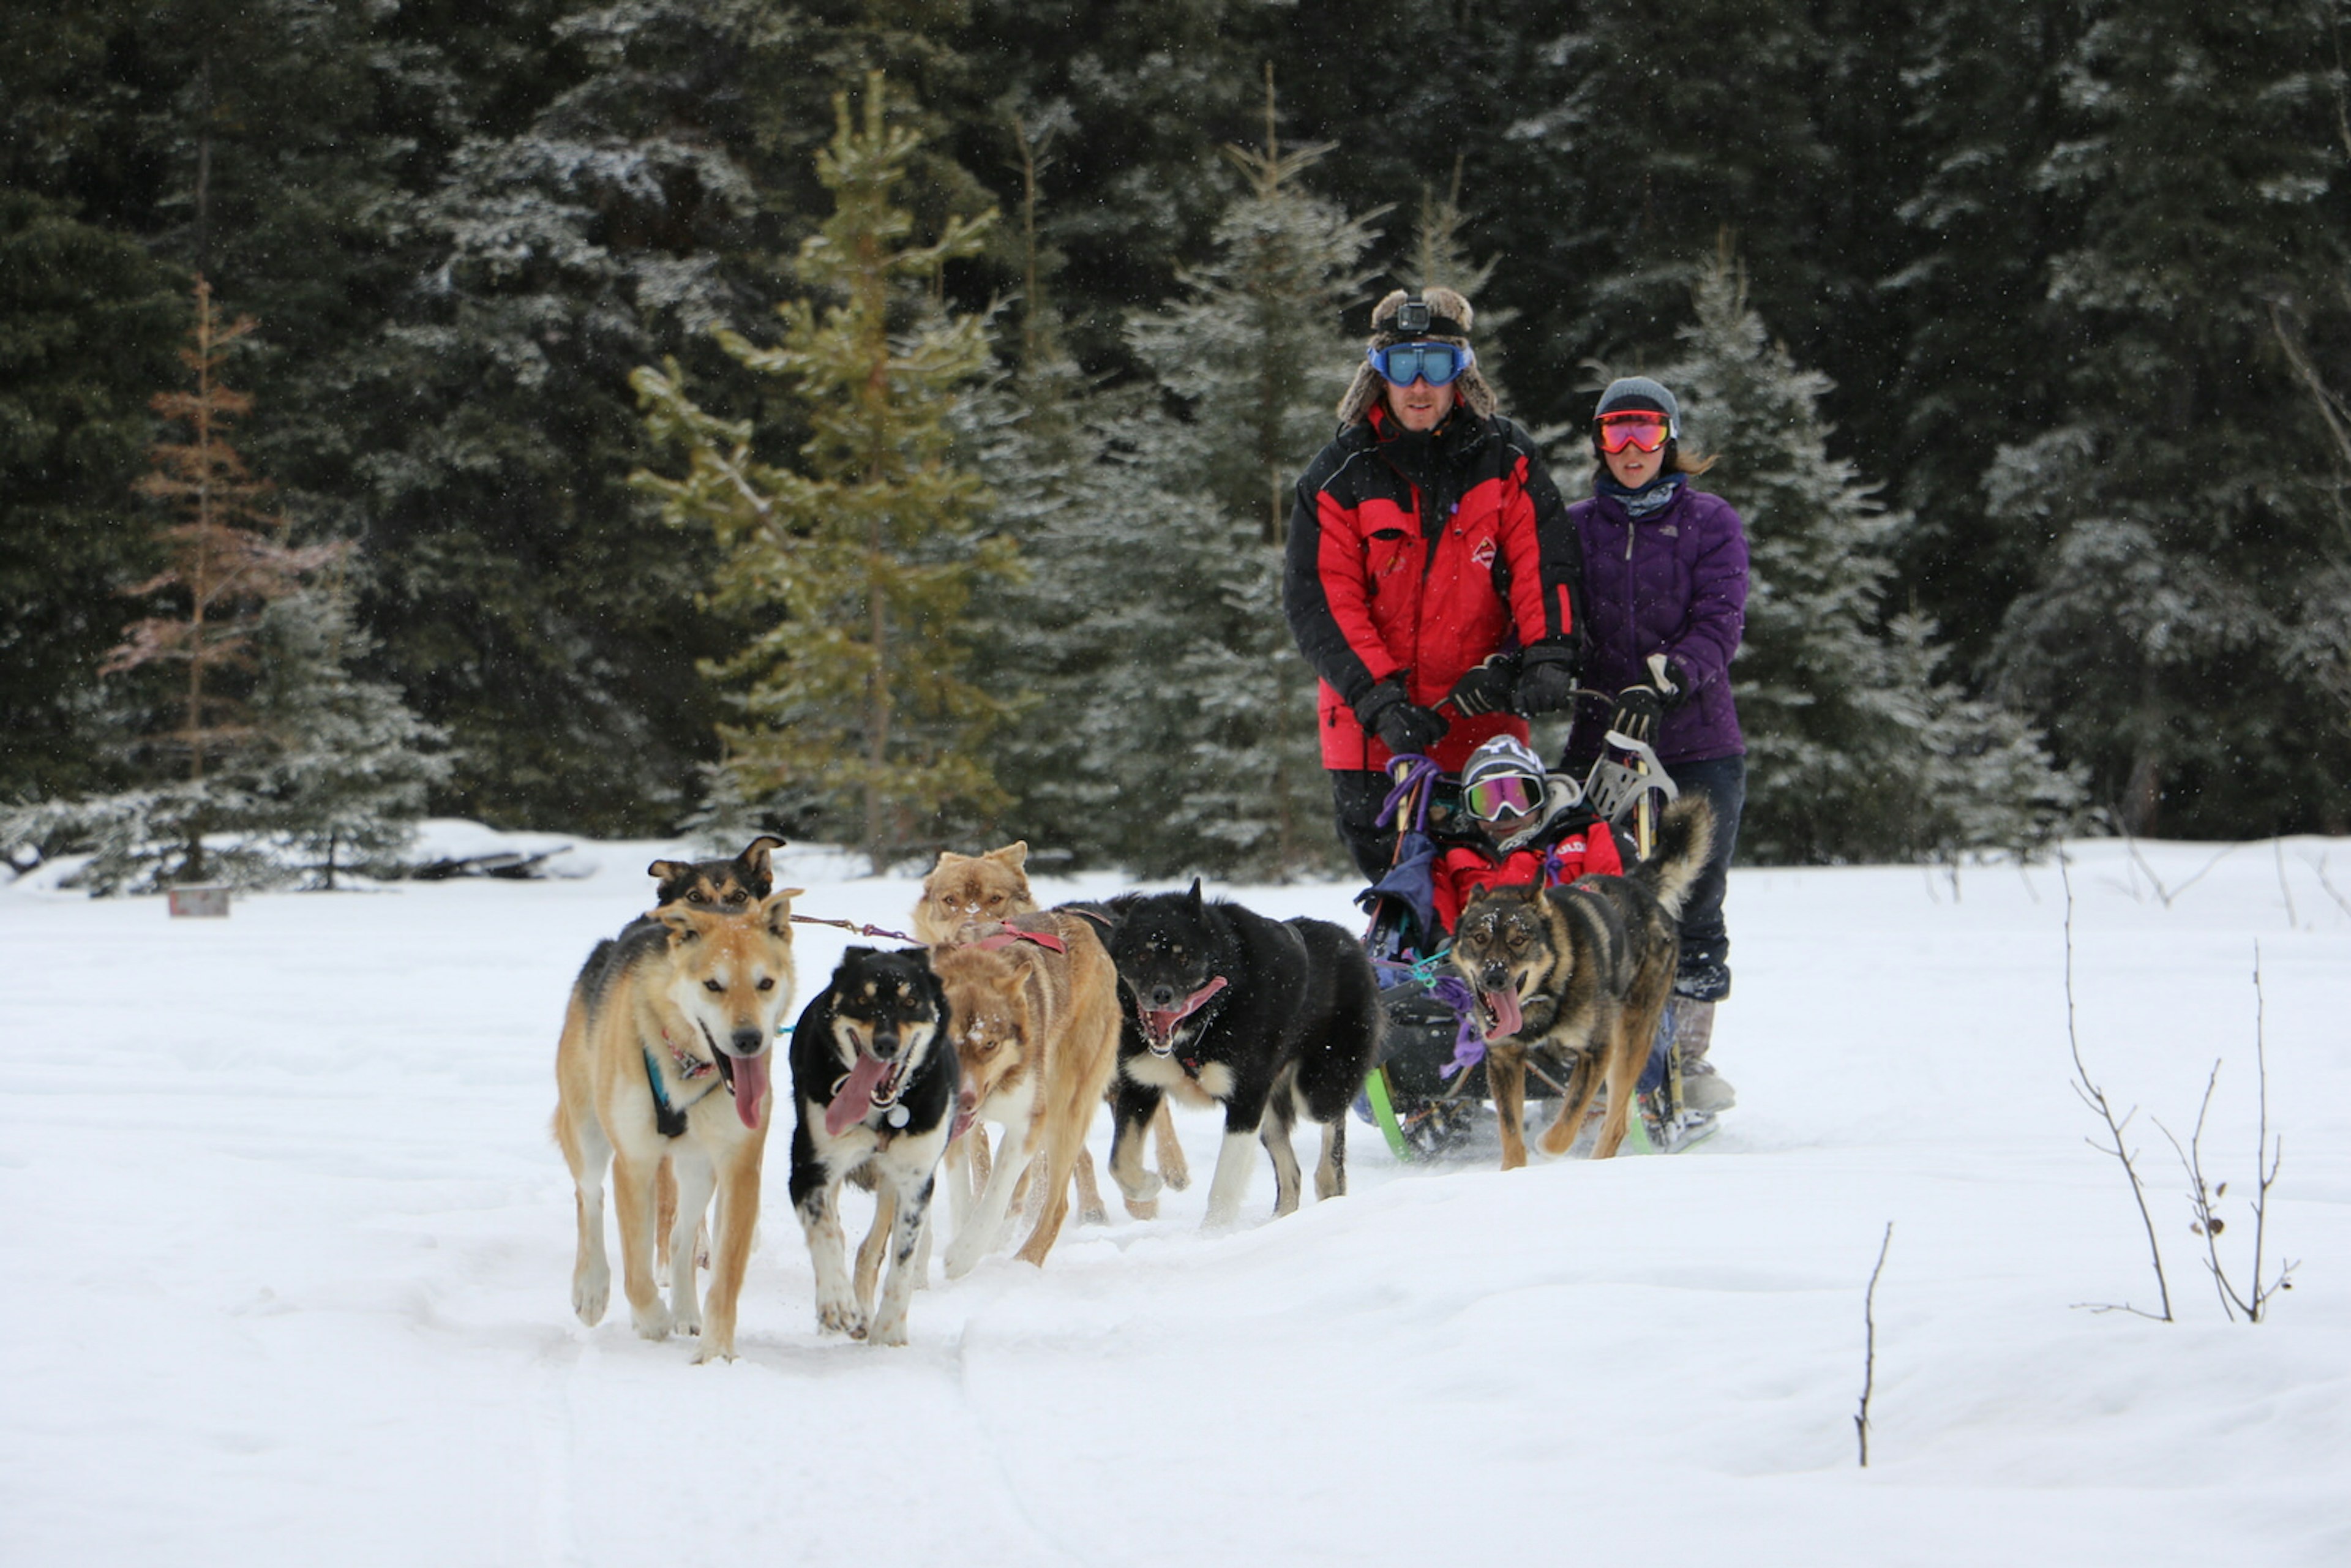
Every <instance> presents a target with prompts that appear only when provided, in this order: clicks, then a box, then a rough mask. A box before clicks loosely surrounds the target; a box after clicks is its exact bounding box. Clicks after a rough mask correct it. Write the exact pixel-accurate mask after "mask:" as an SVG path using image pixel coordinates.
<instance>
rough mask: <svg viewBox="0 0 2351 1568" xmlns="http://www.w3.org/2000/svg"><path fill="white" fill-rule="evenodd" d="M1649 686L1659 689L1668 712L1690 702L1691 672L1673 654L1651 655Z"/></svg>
mask: <svg viewBox="0 0 2351 1568" xmlns="http://www.w3.org/2000/svg"><path fill="white" fill-rule="evenodd" d="M1649 684H1650V685H1653V686H1655V687H1656V688H1657V695H1658V696H1659V697H1660V698H1662V699H1663V700H1664V702H1665V705H1666V706H1667V709H1668V710H1670V709H1673V708H1677V707H1679V706H1682V704H1684V703H1686V702H1687V701H1689V700H1690V678H1689V672H1688V671H1687V670H1685V669H1683V668H1682V664H1681V661H1680V660H1679V659H1677V658H1675V657H1674V656H1673V655H1672V654H1671V653H1652V654H1650V655H1649Z"/></svg>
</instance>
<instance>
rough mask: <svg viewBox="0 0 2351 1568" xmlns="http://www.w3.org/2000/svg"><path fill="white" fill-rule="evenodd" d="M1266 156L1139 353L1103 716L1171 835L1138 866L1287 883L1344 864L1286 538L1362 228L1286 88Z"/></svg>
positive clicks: (1315, 437)
mask: <svg viewBox="0 0 2351 1568" xmlns="http://www.w3.org/2000/svg"><path fill="white" fill-rule="evenodd" d="M1267 99H1268V101H1267V126H1266V139H1265V143H1264V145H1263V147H1262V148H1261V149H1257V150H1249V149H1243V148H1238V147H1228V149H1227V150H1226V152H1227V155H1228V157H1229V158H1231V160H1232V161H1233V162H1234V163H1235V164H1236V165H1237V166H1238V168H1239V169H1240V170H1241V172H1242V173H1243V175H1244V176H1245V177H1246V180H1247V185H1246V187H1245V189H1244V191H1243V193H1242V194H1241V196H1240V197H1239V198H1238V200H1237V201H1235V202H1234V203H1233V204H1232V206H1231V207H1230V208H1229V209H1228V211H1227V213H1226V214H1225V216H1224V218H1223V220H1222V221H1221V222H1220V223H1219V224H1218V225H1217V231H1216V241H1215V243H1216V248H1215V252H1214V254H1213V255H1212V256H1211V257H1210V258H1209V259H1208V260H1207V262H1206V263H1205V264H1204V265H1203V266H1201V267H1198V268H1197V269H1196V270H1194V271H1192V272H1190V273H1188V274H1187V275H1186V277H1185V284H1186V295H1187V297H1186V298H1184V299H1182V300H1180V301H1178V302H1176V303H1174V304H1171V305H1169V306H1167V307H1165V308H1162V309H1160V310H1158V311H1156V312H1154V313H1152V314H1149V315H1145V316H1142V317H1139V318H1137V319H1135V320H1134V322H1132V323H1131V324H1130V326H1129V328H1128V341H1129V342H1130V344H1131V345H1132V346H1133V349H1134V352H1135V354H1136V356H1137V357H1138V358H1139V359H1141V360H1142V361H1143V362H1144V364H1145V365H1146V366H1147V367H1148V368H1149V370H1150V371H1151V375H1152V378H1153V380H1154V381H1155V382H1156V383H1157V385H1158V388H1159V390H1160V392H1161V393H1162V400H1161V401H1160V402H1158V403H1157V404H1155V405H1148V406H1146V407H1144V409H1142V410H1140V411H1139V412H1138V413H1137V415H1136V417H1134V419H1133V420H1131V421H1129V422H1128V423H1125V424H1124V425H1123V427H1122V429H1121V430H1120V432H1119V434H1120V436H1121V438H1122V444H1123V446H1124V448H1125V449H1126V455H1127V462H1126V463H1125V465H1123V478H1124V481H1125V485H1126V490H1127V493H1126V495H1125V496H1124V497H1123V498H1122V499H1121V500H1120V501H1118V502H1117V503H1116V504H1115V521H1114V523H1113V527H1114V528H1117V529H1118V530H1119V531H1120V532H1121V534H1122V535H1123V538H1120V539H1118V540H1117V541H1116V543H1117V545H1118V546H1119V547H1121V548H1123V549H1127V550H1128V551H1129V552H1130V553H1127V554H1125V556H1124V559H1125V560H1126V561H1127V562H1129V563H1130V564H1129V565H1128V566H1127V567H1126V568H1125V569H1124V570H1121V571H1120V572H1119V573H1118V574H1117V575H1116V576H1115V577H1113V578H1112V579H1109V580H1105V581H1102V582H1100V583H1098V584H1096V585H1095V586H1094V588H1093V590H1092V591H1093V592H1095V593H1096V594H1098V595H1099V597H1100V598H1101V600H1102V604H1103V614H1104V617H1105V622H1106V623H1107V624H1110V625H1114V626H1115V627H1117V629H1118V631H1119V632H1121V633H1123V642H1124V645H1123V648H1122V650H1121V652H1120V656H1119V658H1118V660H1117V662H1116V664H1113V666H1112V668H1111V669H1110V670H1109V671H1107V672H1106V675H1107V678H1106V680H1105V683H1104V690H1103V697H1104V700H1106V701H1107V702H1108V703H1109V704H1110V705H1111V711H1112V712H1113V713H1116V714H1118V715H1119V716H1121V719H1122V722H1123V724H1124V725H1125V726H1126V727H1128V733H1129V735H1130V736H1131V737H1132V739H1131V741H1130V742H1129V743H1128V744H1127V745H1125V746H1123V747H1121V748H1120V753H1119V756H1118V764H1119V766H1120V767H1122V768H1124V769H1127V770H1128V771H1129V772H1130V774H1131V775H1139V776H1137V777H1133V778H1132V782H1133V783H1134V784H1135V785H1137V786H1140V787H1141V788H1142V789H1143V790H1144V793H1143V795H1142V800H1144V802H1146V803H1147V809H1148V810H1151V811H1152V812H1153V813H1154V814H1153V815H1152V816H1151V817H1150V818H1148V819H1146V820H1135V819H1134V818H1132V817H1130V819H1129V821H1130V824H1131V831H1132V832H1133V833H1134V838H1133V839H1132V841H1130V844H1129V846H1128V852H1127V856H1126V858H1127V859H1128V861H1129V863H1131V864H1133V865H1134V866H1135V867H1136V869H1138V870H1141V871H1144V872H1146V873H1155V874H1165V873H1171V872H1175V871H1178V870H1183V869H1187V868H1188V869H1198V870H1204V871H1214V872H1217V873H1223V874H1227V875H1235V876H1249V877H1289V876H1295V875H1298V874H1301V873H1306V872H1308V871H1317V870H1322V869H1325V868H1328V867H1331V866H1333V865H1335V864H1336V863H1337V846H1336V844H1335V842H1334V841H1333V840H1332V835H1331V832H1330V831H1329V827H1328V818H1329V814H1330V791H1329V784H1328V781H1327V779H1326V777H1325V775H1324V773H1323V771H1322V761H1321V753H1320V750H1319V748H1318V745H1317V737H1316V734H1315V728H1314V679H1313V675H1312V673H1311V671H1310V670H1309V669H1308V668H1307V666H1306V664H1305V662H1304V661H1303V660H1302V659H1301V658H1300V657H1299V654H1298V650H1297V648H1296V646H1295V645H1294V644H1293V643H1291V641H1290V633H1289V630H1288V627H1287V625H1286V623H1285V622H1284V621H1283V619H1282V614H1281V562H1282V544H1283V536H1284V533H1285V532H1286V529H1287V527H1288V522H1289V513H1290V505H1291V497H1292V490H1293V488H1294V486H1295V485H1296V483H1297V479H1298V476H1299V474H1300V472H1301V470H1302V469H1303V468H1304V467H1305V465H1307V463H1308V462H1309V461H1310V460H1311V458H1312V457H1313V455H1314V454H1315V452H1316V451H1317V450H1318V449H1319V448H1320V447H1321V446H1322V444H1323V443H1324V442H1325V441H1327V440H1329V439H1330V435H1331V430H1332V413H1331V410H1332V406H1333V405H1334V403H1335V402H1336V401H1337V399H1338V395H1339V393H1340V392H1341V391H1342V390H1343V388H1344V386H1345V382H1346V378H1347V376H1348V375H1349V373H1350V372H1351V371H1352V370H1353V364H1354V361H1355V359H1356V357H1357V356H1358V355H1360V354H1361V352H1362V350H1361V348H1360V347H1359V346H1358V344H1357V343H1356V342H1355V341H1353V340H1350V339H1349V338H1348V337H1347V336H1346V334H1345V333H1344V331H1343V326H1342V319H1343V312H1344V310H1345V308H1347V307H1348V306H1350V305H1360V304H1361V303H1362V301H1361V298H1360V296H1361V293H1362V289H1363V284H1364V274H1363V272H1362V271H1361V270H1360V262H1361V259H1362V257H1363V256H1364V252H1365V251H1366V250H1367V249H1368V247H1369V246H1370V245H1371V243H1372V240H1373V237H1374V236H1373V234H1372V231H1371V230H1370V229H1369V228H1368V227H1367V226H1366V225H1365V223H1364V220H1361V219H1357V218H1353V217H1350V216H1349V215H1348V214H1346V213H1345V212H1344V211H1343V210H1342V209H1341V208H1340V207H1339V206H1338V205H1337V204H1334V203H1332V202H1329V201H1326V200H1323V199H1322V198H1319V197H1317V196H1314V195H1312V194H1311V193H1308V192H1307V191H1306V190H1305V189H1304V188H1303V187H1302V185H1301V181H1300V175H1301V173H1302V172H1303V171H1304V170H1306V169H1307V168H1308V167H1309V166H1311V164H1312V163H1313V162H1315V161H1316V160H1317V159H1319V158H1321V157H1322V155H1323V154H1324V153H1325V152H1328V151H1329V150H1330V149H1329V148H1328V147H1327V146H1310V147H1302V148H1292V149H1290V150H1287V151H1285V150H1284V149H1283V148H1282V147H1281V145H1280V141H1279V139H1278V137H1277V135H1276V131H1275V125H1274V113H1273V104H1272V91H1271V86H1270V82H1269V85H1268V91H1267Z"/></svg>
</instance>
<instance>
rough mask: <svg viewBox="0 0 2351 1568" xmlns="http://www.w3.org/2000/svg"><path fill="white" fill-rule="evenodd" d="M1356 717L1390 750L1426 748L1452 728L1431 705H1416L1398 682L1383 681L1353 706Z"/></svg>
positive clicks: (1434, 743)
mask: <svg viewBox="0 0 2351 1568" xmlns="http://www.w3.org/2000/svg"><path fill="white" fill-rule="evenodd" d="M1355 717H1356V718H1357V719H1359V720H1361V721H1362V723H1363V726H1364V728H1365V729H1368V730H1370V731H1371V732H1372V733H1373V734H1374V735H1376V736H1378V737H1380V741H1381V743H1382V744H1383V745H1384V746H1385V747H1387V748H1388V749H1389V750H1390V751H1394V752H1399V753H1401V752H1407V751H1426V750H1427V749H1428V748H1429V747H1432V746H1435V745H1436V744H1437V742H1438V741H1440V740H1443V739H1444V738H1445V732H1446V731H1447V730H1448V729H1450V728H1452V726H1451V725H1449V724H1447V723H1446V722H1445V716H1443V715H1442V714H1439V713H1438V712H1437V711H1436V710H1435V709H1434V708H1425V707H1420V706H1416V705H1415V704H1414V702H1413V701H1412V699H1411V698H1410V697H1408V696H1406V695H1405V690H1404V683H1403V682H1401V681H1382V682H1381V683H1380V684H1379V685H1375V686H1374V687H1373V688H1372V689H1371V691H1370V693H1369V694H1368V695H1365V696H1364V700H1363V701H1362V702H1359V703H1357V704H1356V705H1355Z"/></svg>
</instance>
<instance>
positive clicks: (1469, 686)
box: [1445, 653, 1519, 718]
mask: <svg viewBox="0 0 2351 1568" xmlns="http://www.w3.org/2000/svg"><path fill="white" fill-rule="evenodd" d="M1518 690H1519V661H1518V657H1517V655H1516V654H1512V653H1497V654H1495V655H1494V656H1493V657H1492V658H1490V659H1488V660H1487V661H1486V662H1485V663H1484V664H1479V665H1477V666H1476V667H1475V668H1473V669H1471V670H1470V671H1469V672H1468V674H1465V675H1463V676H1462V677H1461V678H1460V679H1459V680H1458V681H1456V682H1454V683H1453V689H1452V690H1451V691H1449V692H1447V693H1446V694H1445V700H1446V701H1447V702H1448V703H1450V704H1451V705H1452V706H1453V711H1454V712H1455V713H1458V714H1459V715H1460V716H1462V717H1464V718H1476V717H1477V716H1479V715H1480V714H1489V713H1500V712H1502V711H1503V710H1504V709H1506V708H1508V707H1509V706H1510V704H1511V703H1512V701H1514V700H1515V699H1516V697H1517V695H1518Z"/></svg>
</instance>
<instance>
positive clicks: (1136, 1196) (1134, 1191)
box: [1112, 1171, 1166, 1211]
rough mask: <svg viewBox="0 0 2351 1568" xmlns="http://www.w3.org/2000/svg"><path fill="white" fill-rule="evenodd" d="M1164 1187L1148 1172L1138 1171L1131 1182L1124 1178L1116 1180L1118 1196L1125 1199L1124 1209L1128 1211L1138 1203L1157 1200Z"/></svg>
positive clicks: (1161, 1182)
mask: <svg viewBox="0 0 2351 1568" xmlns="http://www.w3.org/2000/svg"><path fill="white" fill-rule="evenodd" d="M1112 1174H1113V1175H1116V1174H1117V1173H1115V1172H1113V1173H1112ZM1165 1185H1166V1184H1165V1182H1163V1181H1161V1180H1160V1179H1159V1177H1158V1176H1155V1175H1154V1174H1153V1173H1152V1172H1150V1171H1138V1172H1136V1173H1135V1175H1134V1178H1133V1179H1132V1180H1130V1179H1129V1178H1127V1177H1125V1176H1120V1177H1119V1178H1118V1190H1119V1194H1120V1196H1121V1197H1124V1198H1125V1199H1126V1207H1127V1208H1128V1209H1129V1210H1130V1211H1132V1210H1133V1209H1134V1206H1135V1205H1136V1204H1138V1203H1150V1202H1152V1201H1153V1200H1154V1199H1155V1198H1157V1197H1158V1196H1159V1189H1160V1188H1161V1187H1163V1186H1165Z"/></svg>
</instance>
